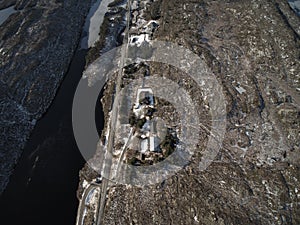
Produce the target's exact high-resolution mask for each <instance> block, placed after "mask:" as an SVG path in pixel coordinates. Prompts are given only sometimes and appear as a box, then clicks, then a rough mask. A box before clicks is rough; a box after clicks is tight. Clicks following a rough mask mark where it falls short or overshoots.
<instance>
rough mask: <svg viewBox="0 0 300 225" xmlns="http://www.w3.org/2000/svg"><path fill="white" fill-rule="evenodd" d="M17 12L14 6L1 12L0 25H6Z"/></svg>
mask: <svg viewBox="0 0 300 225" xmlns="http://www.w3.org/2000/svg"><path fill="white" fill-rule="evenodd" d="M15 12H17V11H16V10H15V9H14V6H11V7H8V8H5V9H2V10H0V25H2V23H4V21H5V20H7V18H8V17H9V16H10V15H11V14H13V13H15Z"/></svg>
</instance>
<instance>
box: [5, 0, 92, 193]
mask: <svg viewBox="0 0 300 225" xmlns="http://www.w3.org/2000/svg"><path fill="white" fill-rule="evenodd" d="M90 3H91V1H89V0H88V1H86V0H50V1H45V0H30V1H29V0H11V1H10V0H8V1H6V0H2V1H0V9H3V8H6V7H8V6H11V5H14V8H15V9H16V10H17V12H16V13H14V14H12V15H11V16H10V17H9V18H8V19H7V20H6V21H5V22H4V23H3V24H2V25H1V29H0V40H1V41H0V55H1V56H0V58H1V60H0V64H1V65H0V112H1V114H0V115H1V116H0V117H1V119H0V121H1V131H0V135H1V137H0V150H1V151H0V193H1V192H2V191H3V190H4V188H5V186H6V184H7V182H8V177H9V175H10V174H11V172H12V170H13V167H14V165H15V164H16V162H17V160H18V157H19V156H20V154H21V152H22V148H23V147H24V145H25V143H26V139H27V138H28V136H29V134H30V132H31V131H32V129H33V128H34V125H35V123H36V121H37V120H38V119H39V118H40V117H41V116H42V115H43V113H45V112H46V110H47V108H48V107H49V105H50V103H51V101H52V100H53V98H54V96H55V93H56V91H57V89H58V87H59V85H60V83H61V81H62V79H63V77H64V74H65V73H66V72H67V70H68V67H69V63H70V61H71V59H72V57H73V54H74V52H75V50H76V47H77V45H78V42H79V38H80V35H81V32H82V26H83V23H84V20H85V16H86V14H87V12H88V10H89V7H90Z"/></svg>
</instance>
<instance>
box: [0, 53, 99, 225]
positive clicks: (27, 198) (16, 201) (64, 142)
mask: <svg viewBox="0 0 300 225" xmlns="http://www.w3.org/2000/svg"><path fill="white" fill-rule="evenodd" d="M85 55H86V50H79V51H77V53H76V54H75V56H74V58H73V60H72V63H71V65H70V68H69V71H68V73H67V75H66V77H65V79H64V81H63V82H62V84H61V87H60V89H59V91H58V93H57V95H56V97H55V99H54V101H53V103H52V105H51V107H50V108H49V110H48V111H47V113H46V114H45V115H44V117H43V118H42V119H41V120H39V121H38V122H37V124H36V127H35V129H34V131H33V133H32V134H31V137H30V139H29V141H28V142H27V144H26V147H25V149H24V152H23V154H22V157H21V159H20V161H19V163H18V165H17V167H16V169H15V171H14V173H13V175H12V176H11V179H10V182H9V184H8V186H7V189H6V190H5V191H4V193H3V194H2V196H1V201H0V210H1V212H2V215H3V216H2V217H1V220H2V221H6V222H7V224H14V225H17V224H20V225H21V224H32V225H33V224H45V225H48V224H49V225H53V224H62V225H67V224H70V225H71V224H75V219H76V210H77V205H78V201H77V198H76V190H77V186H78V182H79V180H78V172H79V170H80V169H81V168H82V167H83V165H84V163H85V161H84V159H83V158H82V156H81V154H80V152H79V150H78V149H77V145H76V142H75V139H74V137H73V129H72V102H73V95H74V93H75V90H76V87H77V83H78V82H79V80H80V79H81V75H82V71H83V70H84V67H85ZM98 113H99V114H101V110H98ZM99 118H100V119H99ZM99 118H98V125H99V124H100V128H99V129H101V124H103V122H102V121H101V115H100V116H99ZM15 215H18V216H15Z"/></svg>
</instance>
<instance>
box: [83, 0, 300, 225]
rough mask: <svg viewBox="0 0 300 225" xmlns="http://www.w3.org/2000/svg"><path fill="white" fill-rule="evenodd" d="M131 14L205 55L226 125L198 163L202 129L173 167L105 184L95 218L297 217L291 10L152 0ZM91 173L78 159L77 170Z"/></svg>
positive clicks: (217, 0)
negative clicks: (158, 177) (215, 146)
mask: <svg viewBox="0 0 300 225" xmlns="http://www.w3.org/2000/svg"><path fill="white" fill-rule="evenodd" d="M132 17H133V18H137V17H142V18H143V19H144V20H145V21H149V20H157V21H158V23H159V27H158V28H157V29H156V30H155V31H154V33H153V39H156V40H167V41H172V42H175V43H177V44H179V45H183V46H184V47H186V48H188V49H190V50H191V51H193V52H194V53H196V54H197V55H199V56H200V57H201V58H202V59H203V60H204V61H205V63H206V64H207V66H208V67H209V68H210V70H211V71H213V73H214V75H215V76H216V77H217V79H218V82H219V83H220V84H222V87H223V92H224V95H225V97H226V105H227V129H226V134H225V139H224V141H223V143H221V144H222V148H221V150H220V152H219V154H218V155H217V157H216V158H215V160H214V162H213V163H212V164H211V165H210V166H209V167H208V168H207V169H206V170H205V171H200V170H199V162H200V161H201V156H202V154H201V153H202V152H203V150H204V149H205V148H206V144H207V141H206V140H207V137H208V134H209V133H207V131H206V130H203V133H204V134H205V133H206V138H205V137H204V138H203V140H199V143H198V147H197V149H198V150H197V152H196V153H195V154H194V156H193V159H192V160H191V162H190V163H189V165H187V166H186V167H185V168H183V169H182V170H181V171H180V172H178V173H177V174H176V175H175V176H173V177H171V178H170V179H167V180H165V181H164V182H162V183H159V184H157V185H152V186H147V187H144V188H140V187H133V186H129V185H127V186H123V185H117V186H113V187H111V188H110V190H109V195H108V199H107V203H106V207H105V215H104V218H103V222H104V224H300V216H299V215H300V202H299V198H300V194H299V187H300V158H299V154H300V147H299V146H300V136H299V131H300V112H299V107H300V96H299V92H300V84H299V82H300V78H299V76H300V63H299V59H300V50H299V49H300V39H299V37H300V36H299V35H300V18H299V17H298V16H297V14H296V13H295V12H294V11H293V10H292V9H291V8H290V6H289V4H288V3H287V1H284V0H256V1H247V0H239V1H224V0H199V1H195V0H183V1H182V0H173V1H168V0H154V1H149V2H148V3H147V2H146V3H144V5H143V6H140V7H139V8H137V9H135V10H133V13H132ZM133 24H134V23H133ZM97 52H99V49H98V51H97ZM97 56H99V55H97ZM97 56H95V58H97ZM151 70H152V73H155V72H157V73H159V72H161V73H162V74H163V75H162V76H165V77H169V78H170V77H172V76H173V77H175V78H174V79H175V80H176V77H180V73H181V72H180V71H178V70H176V69H174V68H171V67H170V66H167V65H158V66H157V65H156V66H155V65H153V66H152V68H151ZM170 71H172V72H170ZM189 86H190V87H193V85H192V83H190V84H186V87H185V88H188V87H189ZM192 89H193V88H192ZM192 89H191V90H192ZM109 92H110V91H109V88H107V89H106V92H104V94H105V98H104V101H103V102H104V103H107V101H108V100H106V101H105V99H109V98H108V97H107V96H108V93H109ZM193 93H194V95H193ZM190 95H191V96H192V97H193V98H194V99H195V100H196V102H198V103H199V104H203V102H202V101H201V100H200V99H199V100H197V99H198V98H199V95H198V94H197V92H193V91H191V92H190ZM197 96H198V97H197ZM195 107H196V108H197V107H199V106H197V105H195ZM199 108H201V106H200V107H199ZM108 111H109V109H108V108H107V107H106V109H105V114H106V118H107V113H108ZM207 125H208V126H209V123H208V124H207ZM196 126H197V124H196ZM199 126H200V125H199ZM93 176H96V174H94V173H92V175H91V171H90V170H89V169H88V168H87V167H85V169H84V170H83V171H82V173H81V177H82V179H86V180H88V181H89V180H91V179H92V178H93ZM80 190H81V191H82V186H80ZM81 191H80V192H81ZM80 192H79V198H80V196H81V194H80Z"/></svg>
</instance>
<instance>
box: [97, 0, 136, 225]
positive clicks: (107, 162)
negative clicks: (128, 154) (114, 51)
mask: <svg viewBox="0 0 300 225" xmlns="http://www.w3.org/2000/svg"><path fill="white" fill-rule="evenodd" d="M126 19H127V26H126V29H125V36H124V43H126V42H127V43H126V44H123V46H122V48H121V62H120V66H119V71H118V77H117V81H116V85H115V87H116V88H115V89H116V92H115V100H114V103H113V108H112V111H111V117H110V127H109V129H110V130H109V135H108V141H107V148H106V153H105V157H104V158H105V159H104V164H103V170H102V186H101V195H100V198H99V210H98V215H97V218H98V219H97V223H96V224H97V225H101V224H102V218H103V213H104V207H105V203H106V195H107V189H108V184H109V180H108V179H107V178H110V174H111V165H112V152H113V147H114V139H115V133H116V132H115V130H116V124H117V119H118V114H119V105H120V98H119V93H120V90H121V83H122V76H123V67H124V65H125V60H126V58H127V52H128V45H129V24H130V19H131V0H128V2H127V14H126Z"/></svg>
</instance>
